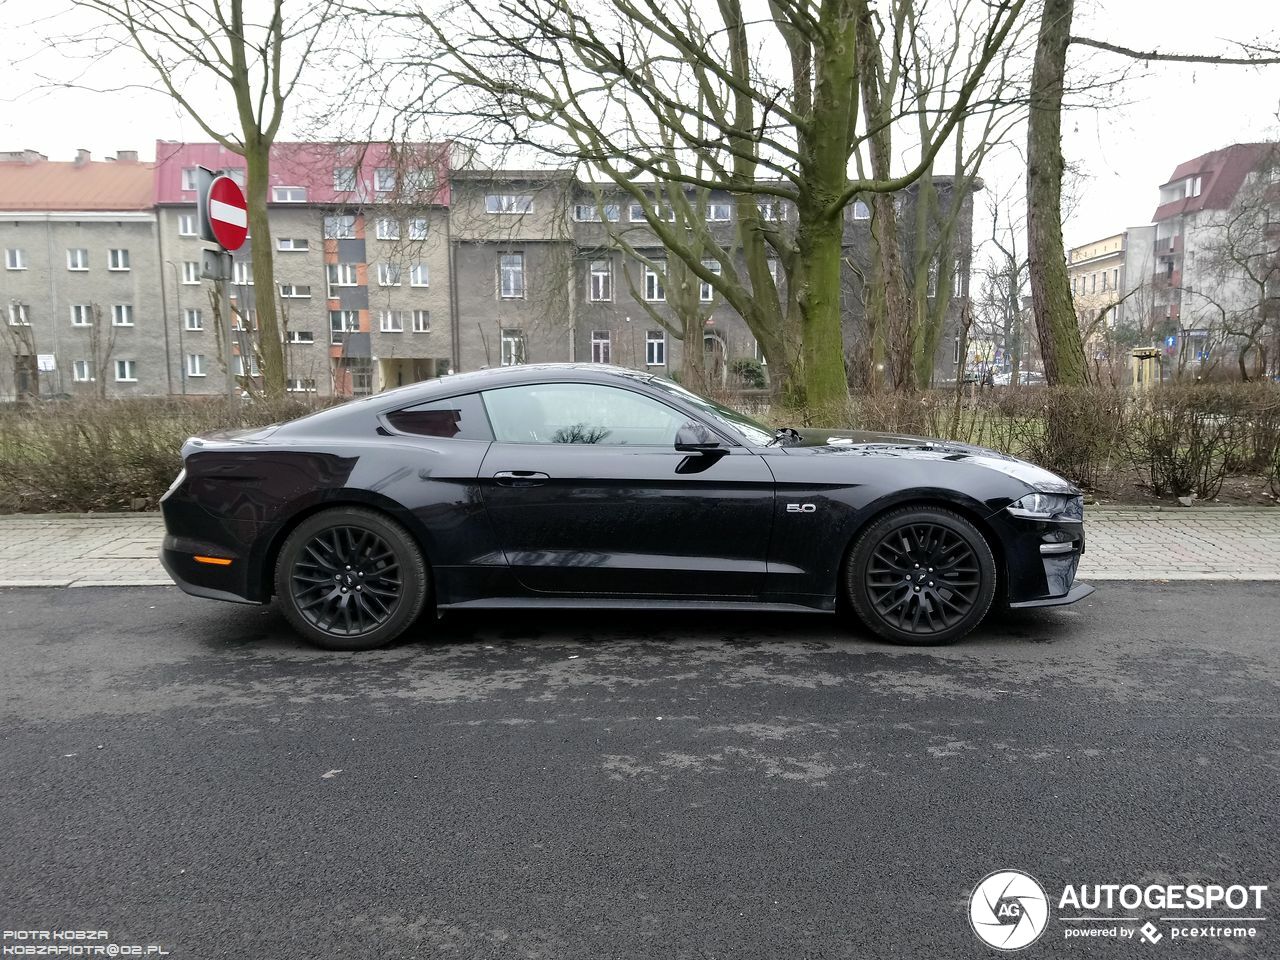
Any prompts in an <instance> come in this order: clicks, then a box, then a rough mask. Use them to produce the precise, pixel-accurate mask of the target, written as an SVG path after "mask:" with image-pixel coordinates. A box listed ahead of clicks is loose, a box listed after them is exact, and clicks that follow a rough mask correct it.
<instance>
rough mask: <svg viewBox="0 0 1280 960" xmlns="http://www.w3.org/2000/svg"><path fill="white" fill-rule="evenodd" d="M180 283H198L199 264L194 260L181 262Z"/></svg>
mask: <svg viewBox="0 0 1280 960" xmlns="http://www.w3.org/2000/svg"><path fill="white" fill-rule="evenodd" d="M182 282H183V283H188V284H190V283H199V282H200V264H199V263H197V262H196V261H195V260H184V261H182Z"/></svg>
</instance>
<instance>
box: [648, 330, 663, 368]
mask: <svg viewBox="0 0 1280 960" xmlns="http://www.w3.org/2000/svg"><path fill="white" fill-rule="evenodd" d="M644 365H645V366H646V367H665V366H666V365H667V333H666V331H665V330H648V331H646V332H645V335H644Z"/></svg>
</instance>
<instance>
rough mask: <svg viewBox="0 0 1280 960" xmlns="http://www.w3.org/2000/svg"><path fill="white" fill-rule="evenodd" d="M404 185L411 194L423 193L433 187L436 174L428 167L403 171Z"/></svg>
mask: <svg viewBox="0 0 1280 960" xmlns="http://www.w3.org/2000/svg"><path fill="white" fill-rule="evenodd" d="M404 185H405V188H406V189H407V190H409V191H410V192H412V193H415V194H419V193H425V192H426V191H428V190H431V189H433V188H434V187H435V185H436V172H435V171H434V170H432V169H431V168H430V167H411V168H410V169H408V170H406V171H405V174H404Z"/></svg>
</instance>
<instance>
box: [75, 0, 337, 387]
mask: <svg viewBox="0 0 1280 960" xmlns="http://www.w3.org/2000/svg"><path fill="white" fill-rule="evenodd" d="M72 6H73V8H74V9H75V10H76V11H79V12H83V13H88V14H91V15H93V17H94V20H95V21H96V23H95V26H94V27H93V28H92V29H91V30H89V31H86V32H84V33H81V34H79V35H77V36H76V37H74V38H70V39H74V40H76V41H78V42H80V43H87V44H89V45H90V46H91V48H92V49H93V50H94V51H95V52H96V53H98V54H101V53H102V52H105V51H110V50H112V49H114V48H120V47H126V48H132V49H133V50H135V51H136V52H137V53H138V54H140V55H141V56H142V58H143V59H144V60H145V61H146V63H147V64H148V65H149V66H150V67H151V69H152V72H153V73H154V75H155V77H156V79H157V81H158V83H159V85H160V88H161V89H162V90H163V92H164V93H166V94H167V95H168V96H169V97H171V98H172V99H173V100H174V101H175V102H176V103H177V104H178V105H179V106H180V107H181V108H182V109H183V110H184V111H185V112H186V113H187V114H188V115H189V116H190V117H191V118H192V119H193V120H194V121H195V122H196V123H197V125H199V127H200V128H201V129H202V130H203V131H204V132H205V133H206V134H207V135H208V136H209V137H210V138H212V139H213V140H214V141H216V142H217V143H219V144H221V145H222V146H223V147H225V148H226V149H227V150H230V151H231V152H232V153H235V154H238V155H239V156H242V157H244V159H245V167H246V175H247V182H246V189H245V194H246V199H247V200H248V204H249V232H250V234H251V235H252V237H253V275H254V281H255V284H256V286H257V288H258V289H259V290H263V291H268V290H271V289H273V286H274V269H273V262H272V245H271V229H270V224H269V221H268V218H267V201H268V199H269V192H270V172H271V147H272V145H273V144H274V143H275V140H276V136H277V134H278V133H279V130H280V125H281V123H282V121H283V120H284V116H285V105H286V103H287V102H288V100H289V98H290V96H291V95H292V94H293V93H294V91H295V89H296V88H297V86H298V83H299V80H300V78H301V76H302V72H303V70H304V69H305V67H306V66H307V63H308V61H309V59H310V58H311V56H312V55H313V53H314V52H315V51H316V49H317V44H318V43H319V41H320V39H321V37H322V36H323V35H324V33H325V28H326V26H327V25H328V24H330V22H331V21H332V20H333V18H334V16H335V14H336V12H337V10H338V3H337V0H317V2H316V3H311V4H306V5H304V6H303V7H302V8H301V10H300V12H299V13H298V14H297V15H296V16H295V15H293V14H292V13H291V14H290V15H286V13H285V6H284V0H269V2H267V3H264V4H261V5H256V4H252V3H251V4H249V6H250V8H251V12H250V15H249V16H246V12H245V6H246V4H245V0H72ZM259 8H261V9H262V10H263V11H264V13H265V14H266V16H265V18H264V19H262V20H261V21H257V20H255V19H254V18H253V15H252V12H253V11H255V10H257V9H259ZM102 25H105V26H106V27H107V28H108V32H107V33H106V34H103V32H102ZM208 84H212V85H213V87H214V89H217V90H219V91H220V92H222V93H223V94H225V95H229V96H230V98H231V100H232V102H233V103H234V104H235V114H236V119H237V123H238V130H234V131H233V130H230V129H226V128H224V127H222V126H221V125H220V124H219V123H218V122H217V121H216V120H215V119H214V117H215V116H216V109H215V105H214V104H212V103H204V102H197V100H196V95H195V94H193V93H192V92H191V91H192V90H198V89H200V88H201V87H202V86H203V85H208ZM257 316H258V325H259V328H260V330H261V334H262V336H261V338H260V339H261V348H262V360H263V374H264V377H263V381H264V387H265V389H266V391H267V392H268V393H271V394H281V393H283V392H284V387H285V369H284V351H283V347H282V344H281V341H280V331H279V325H278V322H277V318H276V305H275V298H274V297H272V296H269V295H268V296H263V297H262V298H261V302H260V303H259V304H258V305H257Z"/></svg>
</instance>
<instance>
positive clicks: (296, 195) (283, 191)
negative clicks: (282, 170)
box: [271, 187, 307, 203]
mask: <svg viewBox="0 0 1280 960" xmlns="http://www.w3.org/2000/svg"><path fill="white" fill-rule="evenodd" d="M271 200H272V202H273V203H306V202H307V191H306V189H305V188H304V187H272V188H271Z"/></svg>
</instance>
